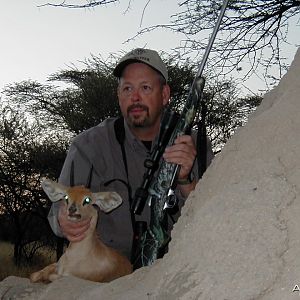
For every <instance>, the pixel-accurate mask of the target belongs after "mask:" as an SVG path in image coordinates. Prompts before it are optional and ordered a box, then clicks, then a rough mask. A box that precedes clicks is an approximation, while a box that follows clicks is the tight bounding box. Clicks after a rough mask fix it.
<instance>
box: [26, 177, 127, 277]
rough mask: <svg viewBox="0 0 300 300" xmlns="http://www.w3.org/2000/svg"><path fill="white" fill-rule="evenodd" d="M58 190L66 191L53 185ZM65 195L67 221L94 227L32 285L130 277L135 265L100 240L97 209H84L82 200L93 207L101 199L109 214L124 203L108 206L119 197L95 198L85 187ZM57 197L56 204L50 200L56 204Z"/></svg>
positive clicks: (36, 273) (97, 194) (39, 272)
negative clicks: (65, 278) (68, 278)
mask: <svg viewBox="0 0 300 300" xmlns="http://www.w3.org/2000/svg"><path fill="white" fill-rule="evenodd" d="M46 180H47V184H48V185H49V186H51V188H53V186H52V184H53V183H54V182H52V181H50V180H48V179H46ZM42 186H43V184H42ZM57 186H58V189H59V188H62V187H63V186H61V185H59V184H57V183H54V190H55V187H57ZM46 189H47V187H46V188H45V187H44V190H45V191H46V193H47V190H46ZM49 190H50V188H48V193H47V194H48V196H49V198H50V199H51V196H52V194H51V192H52V190H50V192H49ZM65 191H66V196H67V197H68V203H67V211H68V218H69V219H70V220H72V221H74V222H77V221H78V220H84V219H87V218H91V225H90V227H89V229H88V231H87V233H86V236H85V238H84V239H83V240H82V241H80V242H73V243H70V244H69V246H68V248H67V249H66V251H65V253H64V254H63V255H62V256H61V258H60V259H59V261H58V263H57V264H52V265H49V266H47V267H46V268H44V269H42V270H40V271H38V272H35V273H33V274H31V276H30V280H31V281H32V282H40V281H41V282H51V281H53V280H56V279H57V278H59V277H61V276H66V275H73V276H77V277H80V278H83V279H86V280H92V281H97V282H108V281H111V280H113V279H116V278H118V277H121V276H124V275H127V274H130V273H131V272H132V265H131V264H130V262H129V260H128V259H127V258H126V257H125V256H123V255H121V254H120V253H118V252H117V251H116V250H114V249H112V248H110V247H108V246H106V245H105V244H104V243H103V242H102V241H101V240H100V239H99V238H98V236H97V234H96V231H95V229H96V224H97V218H98V213H97V211H96V209H95V208H94V207H93V206H92V204H85V205H83V201H84V200H83V199H84V198H86V197H89V198H90V199H92V203H93V204H96V203H97V199H95V198H96V197H97V196H98V197H100V198H101V200H100V201H106V204H105V205H106V207H103V206H101V205H100V208H102V209H106V211H107V212H108V211H110V210H112V209H114V208H115V207H116V205H120V203H121V200H120V199H118V201H119V202H118V203H119V204H116V203H113V204H111V205H110V204H109V205H108V203H110V198H113V197H112V196H111V195H113V194H114V195H116V193H111V192H106V193H95V194H94V193H91V192H90V191H89V190H88V189H86V188H84V187H71V188H69V189H65ZM55 192H56V190H55ZM55 197H56V199H55V200H53V199H51V200H52V201H57V194H55ZM115 197H116V196H115ZM118 197H119V196H118ZM102 203H103V202H102ZM98 205H99V203H98ZM71 207H72V208H71Z"/></svg>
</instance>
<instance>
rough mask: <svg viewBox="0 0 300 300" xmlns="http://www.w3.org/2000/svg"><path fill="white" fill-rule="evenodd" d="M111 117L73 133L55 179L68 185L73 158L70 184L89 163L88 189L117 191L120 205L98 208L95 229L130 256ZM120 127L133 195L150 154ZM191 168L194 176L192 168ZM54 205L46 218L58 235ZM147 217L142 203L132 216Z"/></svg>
mask: <svg viewBox="0 0 300 300" xmlns="http://www.w3.org/2000/svg"><path fill="white" fill-rule="evenodd" d="M115 120H116V119H115V118H109V119H107V120H105V121H104V122H102V123H101V124H99V125H98V126H95V127H93V128H90V129H88V130H86V131H84V132H82V133H81V134H79V135H78V136H77V137H75V139H74V140H73V142H72V144H71V146H70V149H69V151H68V154H67V157H66V160H65V163H64V166H63V168H62V172H61V175H60V178H59V182H60V183H62V184H64V185H66V186H69V185H70V169H71V163H72V161H74V185H85V184H86V182H87V179H88V176H89V172H90V169H91V166H93V175H92V181H91V190H92V191H93V192H98V191H115V192H117V193H119V194H120V195H121V197H122V199H123V203H122V205H121V206H120V207H118V208H117V209H115V210H114V211H112V212H110V213H108V214H105V213H102V212H101V211H100V212H99V221H98V225H97V231H98V233H99V236H100V238H101V240H102V241H103V242H104V243H105V244H107V245H108V246H111V247H113V248H115V249H116V250H119V251H120V252H121V253H123V254H124V255H126V256H127V257H128V258H130V255H131V246H132V238H133V230H132V221H131V214H130V209H129V208H130V204H129V199H128V189H127V187H126V185H125V184H124V183H123V182H121V180H122V181H124V182H127V175H126V171H125V168H124V161H123V158H122V151H121V147H120V144H119V142H118V141H117V139H116V136H115V131H114V122H115ZM124 127H125V141H124V148H125V152H126V160H127V164H128V180H129V185H130V187H131V189H132V197H133V196H134V193H135V191H136V189H137V188H138V187H140V185H141V183H142V181H143V175H144V173H145V171H146V169H145V167H144V161H145V159H146V158H149V157H150V153H149V151H148V150H147V148H146V147H145V145H144V144H143V143H142V142H141V141H139V140H138V139H137V138H135V136H134V135H133V134H132V133H131V131H130V130H129V128H128V126H127V124H126V122H124ZM208 150H209V151H207V161H208V163H210V161H211V160H212V158H213V153H212V151H211V147H210V145H209V147H208ZM195 165H196V164H195ZM193 172H194V173H195V176H196V172H195V171H193ZM113 179H118V180H115V181H113V182H111V183H110V184H109V185H107V186H105V183H106V182H109V181H110V180H113ZM177 194H178V196H179V206H180V207H181V206H182V205H183V203H184V200H185V199H183V198H182V197H181V196H180V193H178V192H177ZM58 207H59V203H54V204H53V205H52V207H51V210H50V212H49V216H48V219H49V223H50V225H51V227H52V230H53V231H54V233H55V234H57V235H58V236H62V234H61V231H60V228H59V224H58V221H57V213H58ZM149 217H150V208H149V206H147V205H146V206H145V209H144V211H143V213H142V215H141V216H136V220H137V221H146V222H149ZM177 217H178V215H177V216H175V219H176V218H177Z"/></svg>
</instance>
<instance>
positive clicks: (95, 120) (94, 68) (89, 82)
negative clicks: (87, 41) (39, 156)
mask: <svg viewBox="0 0 300 300" xmlns="http://www.w3.org/2000/svg"><path fill="white" fill-rule="evenodd" d="M112 66H113V63H107V62H106V61H104V60H101V59H99V58H97V57H94V56H92V57H91V58H90V59H89V60H86V61H85V62H84V68H83V69H82V70H78V69H77V68H71V69H68V70H63V71H60V72H57V73H56V74H52V75H50V76H49V82H50V84H46V85H42V84H40V83H38V82H34V81H23V82H20V83H16V84H12V85H9V86H7V87H6V88H5V89H4V93H5V95H6V97H7V98H9V99H10V101H11V102H13V103H15V104H18V105H22V107H24V109H26V111H27V112H28V113H30V114H32V115H34V116H35V118H36V119H38V120H39V121H40V123H41V124H43V127H44V129H45V130H51V131H52V130H54V131H56V132H59V131H62V130H63V131H64V134H65V135H66V139H68V138H70V137H72V136H73V135H74V134H78V133H80V132H81V131H83V130H85V129H88V128H90V127H92V126H96V125H97V124H99V123H100V122H101V121H102V120H104V119H105V118H107V117H112V116H116V115H119V114H120V110H119V106H118V101H117V92H116V91H117V80H116V78H115V77H114V76H113V75H112V68H113V67H112ZM55 82H59V83H60V85H61V84H63V86H64V88H62V87H58V86H55V84H54V83H55ZM47 128H48V129H47Z"/></svg>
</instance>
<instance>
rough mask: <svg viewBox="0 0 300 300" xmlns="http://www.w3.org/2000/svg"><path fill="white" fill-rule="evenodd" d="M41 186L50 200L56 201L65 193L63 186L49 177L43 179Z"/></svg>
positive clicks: (65, 189)
mask: <svg viewBox="0 0 300 300" xmlns="http://www.w3.org/2000/svg"><path fill="white" fill-rule="evenodd" d="M41 186H42V188H43V190H44V192H45V193H46V194H47V196H48V198H49V199H50V200H51V201H52V202H57V201H59V200H61V199H62V198H63V197H65V196H66V195H67V188H66V187H65V186H63V185H61V184H59V183H57V182H55V181H52V180H50V179H44V180H43V181H42V183H41Z"/></svg>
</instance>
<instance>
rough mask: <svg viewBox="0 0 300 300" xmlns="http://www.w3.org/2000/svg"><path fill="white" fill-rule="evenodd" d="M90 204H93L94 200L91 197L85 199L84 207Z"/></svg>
mask: <svg viewBox="0 0 300 300" xmlns="http://www.w3.org/2000/svg"><path fill="white" fill-rule="evenodd" d="M90 203H92V199H91V198H90V197H85V198H84V199H83V203H82V205H86V204H90Z"/></svg>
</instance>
